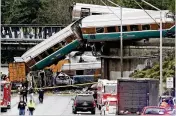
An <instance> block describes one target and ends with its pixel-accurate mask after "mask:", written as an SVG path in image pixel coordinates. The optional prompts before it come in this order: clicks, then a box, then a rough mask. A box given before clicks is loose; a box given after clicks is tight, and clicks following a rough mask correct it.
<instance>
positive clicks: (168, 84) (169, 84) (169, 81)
mask: <svg viewBox="0 0 176 116" xmlns="http://www.w3.org/2000/svg"><path fill="white" fill-rule="evenodd" d="M166 87H167V88H174V79H173V77H168V78H167V80H166Z"/></svg>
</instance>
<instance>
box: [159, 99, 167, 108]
mask: <svg viewBox="0 0 176 116" xmlns="http://www.w3.org/2000/svg"><path fill="white" fill-rule="evenodd" d="M160 107H163V108H168V107H169V105H168V103H167V102H166V100H165V99H163V101H162V103H161V105H160Z"/></svg>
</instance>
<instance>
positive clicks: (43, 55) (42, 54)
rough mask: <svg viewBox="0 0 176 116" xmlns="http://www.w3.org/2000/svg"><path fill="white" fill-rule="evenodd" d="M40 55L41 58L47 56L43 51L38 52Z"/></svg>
mask: <svg viewBox="0 0 176 116" xmlns="http://www.w3.org/2000/svg"><path fill="white" fill-rule="evenodd" d="M40 56H41V57H42V58H45V57H47V56H48V55H47V54H46V53H45V52H43V53H41V54H40Z"/></svg>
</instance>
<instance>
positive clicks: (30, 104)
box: [27, 99, 35, 115]
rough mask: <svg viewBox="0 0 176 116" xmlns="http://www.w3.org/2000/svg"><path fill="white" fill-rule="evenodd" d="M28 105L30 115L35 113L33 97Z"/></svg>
mask: <svg viewBox="0 0 176 116" xmlns="http://www.w3.org/2000/svg"><path fill="white" fill-rule="evenodd" d="M27 107H28V111H29V115H33V112H34V110H35V103H34V101H33V100H32V99H31V100H30V101H29V103H28V104H27Z"/></svg>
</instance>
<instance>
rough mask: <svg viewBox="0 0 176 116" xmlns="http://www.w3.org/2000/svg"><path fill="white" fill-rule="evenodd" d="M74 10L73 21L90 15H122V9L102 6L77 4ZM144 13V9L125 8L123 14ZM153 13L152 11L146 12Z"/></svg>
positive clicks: (73, 7) (72, 8)
mask: <svg viewBox="0 0 176 116" xmlns="http://www.w3.org/2000/svg"><path fill="white" fill-rule="evenodd" d="M71 10H72V14H71V15H72V21H75V20H78V19H80V18H83V17H86V16H89V15H103V14H114V13H115V14H120V7H112V6H102V5H93V4H82V3H76V4H74V5H73V6H72V7H71ZM136 11H143V10H142V9H133V8H123V13H125V12H133V13H134V12H136ZM146 11H152V10H146Z"/></svg>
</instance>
